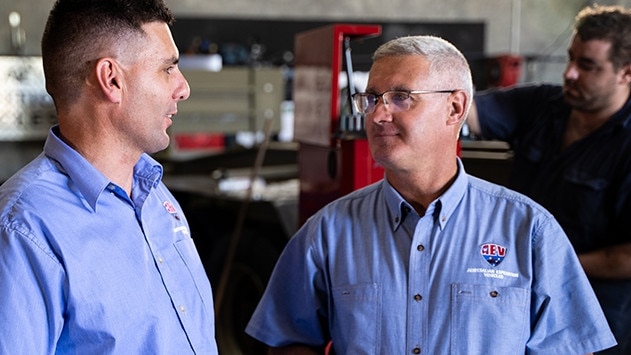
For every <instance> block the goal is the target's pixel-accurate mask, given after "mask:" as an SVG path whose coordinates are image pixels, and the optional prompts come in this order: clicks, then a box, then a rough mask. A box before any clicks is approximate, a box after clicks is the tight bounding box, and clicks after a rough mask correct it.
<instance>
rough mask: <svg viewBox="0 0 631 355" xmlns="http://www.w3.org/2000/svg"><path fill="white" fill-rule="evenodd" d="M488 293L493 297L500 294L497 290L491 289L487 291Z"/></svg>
mask: <svg viewBox="0 0 631 355" xmlns="http://www.w3.org/2000/svg"><path fill="white" fill-rule="evenodd" d="M489 295H491V297H493V298H495V297H497V296H499V295H500V294H499V292H497V291H491V292H490V293H489Z"/></svg>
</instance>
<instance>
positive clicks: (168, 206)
mask: <svg viewBox="0 0 631 355" xmlns="http://www.w3.org/2000/svg"><path fill="white" fill-rule="evenodd" d="M162 205H163V206H164V208H165V209H166V210H167V212H169V213H170V214H171V216H173V218H175V219H177V220H178V221H179V220H180V216H178V215H177V210H176V209H175V207H173V205H172V204H171V202H169V201H164V203H163V204H162Z"/></svg>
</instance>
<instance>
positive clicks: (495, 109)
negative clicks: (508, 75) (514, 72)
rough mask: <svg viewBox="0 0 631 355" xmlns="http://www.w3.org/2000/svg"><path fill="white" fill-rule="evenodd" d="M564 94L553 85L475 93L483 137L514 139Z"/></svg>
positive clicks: (511, 140)
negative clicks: (549, 103)
mask: <svg viewBox="0 0 631 355" xmlns="http://www.w3.org/2000/svg"><path fill="white" fill-rule="evenodd" d="M560 94H561V89H560V87H557V86H553V85H538V86H517V87H511V88H504V89H492V90H487V91H482V92H480V93H477V94H476V95H475V97H474V100H475V104H476V109H477V112H478V121H479V124H480V130H481V134H482V137H483V138H485V139H491V140H502V141H505V142H509V143H511V144H512V143H514V139H515V137H516V136H517V135H518V133H519V132H520V131H522V130H523V127H522V126H523V125H529V124H531V122H532V121H534V119H535V118H536V117H539V116H541V113H544V112H545V111H548V110H549V108H548V106H547V103H548V102H551V101H553V100H556V99H557V98H558V97H559V95H560Z"/></svg>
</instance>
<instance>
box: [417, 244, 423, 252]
mask: <svg viewBox="0 0 631 355" xmlns="http://www.w3.org/2000/svg"><path fill="white" fill-rule="evenodd" d="M416 250H418V251H423V250H425V247H424V246H423V244H419V245H418V246H417V247H416Z"/></svg>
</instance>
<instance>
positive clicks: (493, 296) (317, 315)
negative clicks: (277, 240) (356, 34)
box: [246, 36, 615, 355]
mask: <svg viewBox="0 0 631 355" xmlns="http://www.w3.org/2000/svg"><path fill="white" fill-rule="evenodd" d="M472 95H473V84H472V80H471V71H470V69H469V66H468V64H467V61H466V59H465V58H464V56H463V55H462V53H460V51H458V50H457V49H456V48H455V47H454V46H453V45H452V44H451V43H449V42H447V41H445V40H442V39H440V38H437V37H432V36H410V37H401V38H397V39H395V40H392V41H389V42H387V43H385V44H383V45H382V46H380V47H379V48H378V49H377V51H376V52H375V55H374V61H373V64H372V67H371V68H370V73H369V77H368V85H367V87H366V92H362V93H357V94H355V95H354V96H353V100H354V103H355V105H356V106H357V109H358V112H360V113H362V114H364V115H365V117H366V120H365V122H366V135H367V138H368V143H369V145H370V151H371V153H372V156H373V157H374V159H375V161H376V162H378V163H379V164H380V165H381V166H383V167H384V169H385V172H386V173H385V178H384V179H383V180H382V181H380V182H377V183H375V184H373V185H370V186H367V187H365V188H362V189H360V190H357V191H355V192H353V193H351V194H349V195H347V196H344V197H342V198H340V199H338V200H336V201H334V202H332V203H330V204H329V205H327V206H325V207H324V208H322V209H321V210H320V211H318V212H317V213H316V214H314V215H313V216H312V217H311V218H310V219H309V220H308V221H307V222H306V223H305V224H304V226H302V227H301V228H300V230H299V231H298V232H297V233H296V235H295V236H294V237H293V238H292V239H291V240H290V241H289V243H288V244H287V247H286V248H285V250H284V251H283V253H282V255H281V257H280V259H279V261H278V264H277V265H276V268H275V269H274V272H273V274H272V277H271V279H270V282H269V284H268V287H267V289H266V291H265V293H264V295H263V298H262V299H261V302H260V304H259V305H258V307H257V309H256V311H255V312H254V315H253V316H252V319H251V320H250V323H249V324H248V327H247V329H246V331H247V332H248V334H250V335H252V336H253V337H255V338H256V339H259V340H260V341H262V342H264V343H266V344H268V345H269V346H270V347H272V350H271V351H270V354H317V353H321V351H322V349H323V348H324V347H325V346H326V345H327V344H332V345H331V346H332V347H333V348H334V353H335V354H353V355H355V354H397V355H398V354H436V355H442V354H486V353H497V354H541V355H549V354H587V353H591V352H593V351H598V350H601V349H606V348H608V347H611V346H613V345H614V344H615V341H614V339H613V336H612V335H611V332H610V330H609V328H608V326H607V322H606V320H605V318H604V316H603V314H602V310H601V309H600V307H599V305H598V301H597V300H596V298H595V296H594V293H593V291H592V289H591V288H590V286H589V283H588V281H587V278H586V277H585V274H584V273H583V270H582V269H581V266H580V264H579V262H578V260H577V258H576V254H575V253H574V251H573V250H572V246H571V245H570V243H569V241H568V240H567V237H566V236H565V234H564V233H563V231H562V230H561V227H560V226H559V225H558V223H557V222H556V221H555V220H554V218H553V217H552V216H551V215H550V214H549V213H548V212H547V211H545V210H544V209H543V208H542V207H541V206H539V205H538V204H536V203H535V202H533V201H532V200H531V199H529V198H527V197H526V196H523V195H521V194H519V193H516V192H514V191H511V190H508V189H506V188H504V187H500V186H498V185H494V184H491V183H489V182H486V181H483V180H480V179H476V178H475V177H473V176H470V175H467V174H466V172H465V171H464V167H463V165H462V163H461V161H460V160H459V159H458V157H457V155H456V142H457V140H458V134H459V131H460V128H461V125H462V122H463V121H464V119H465V117H466V116H467V112H468V110H469V107H470V105H471V101H472ZM331 342H332V343H331ZM318 351H320V352H318Z"/></svg>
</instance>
